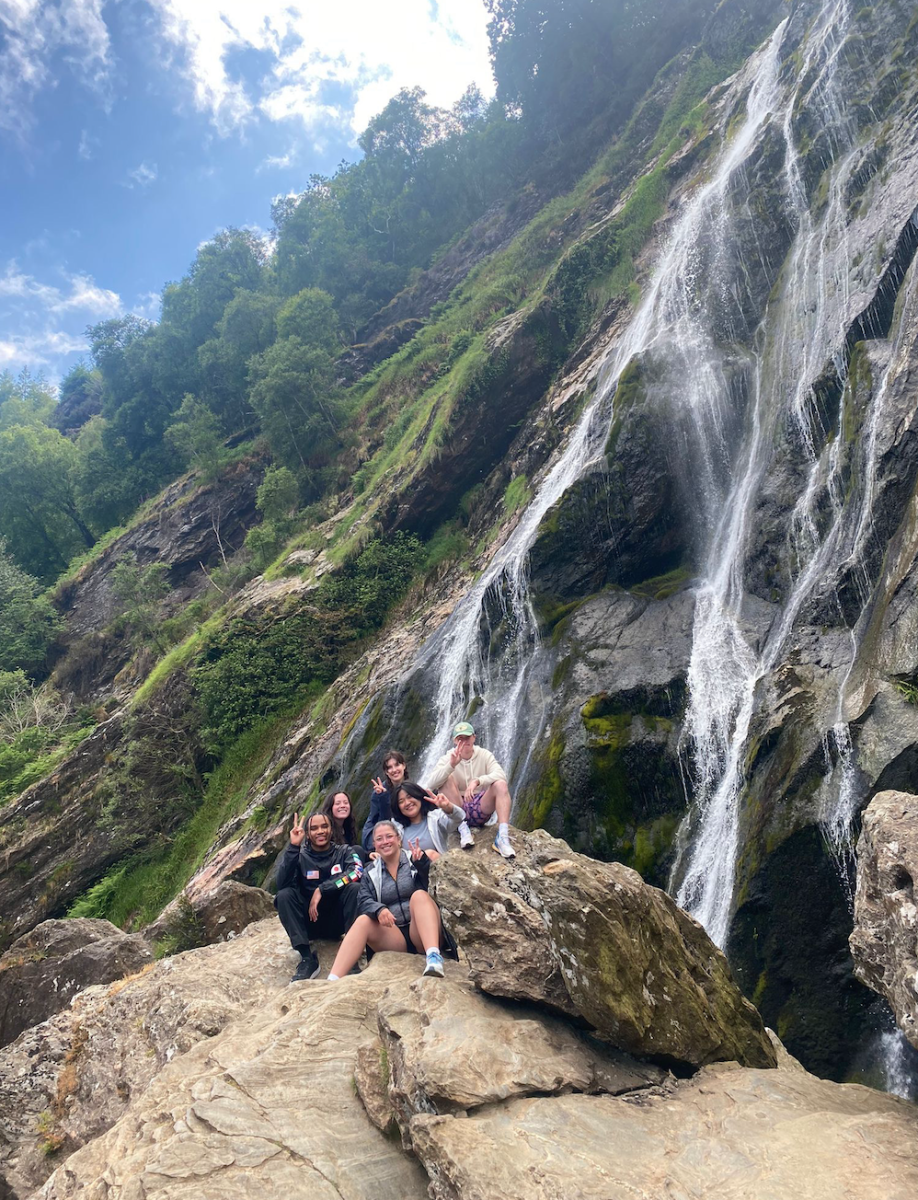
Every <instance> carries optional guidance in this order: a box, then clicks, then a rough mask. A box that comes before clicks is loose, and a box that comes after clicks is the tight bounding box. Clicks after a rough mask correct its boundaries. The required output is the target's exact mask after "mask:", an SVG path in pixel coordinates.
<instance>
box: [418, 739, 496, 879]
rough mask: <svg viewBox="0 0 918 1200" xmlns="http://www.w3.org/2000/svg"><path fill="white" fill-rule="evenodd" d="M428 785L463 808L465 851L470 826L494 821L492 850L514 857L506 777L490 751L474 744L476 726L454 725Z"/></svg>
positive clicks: (462, 842)
mask: <svg viewBox="0 0 918 1200" xmlns="http://www.w3.org/2000/svg"><path fill="white" fill-rule="evenodd" d="M428 787H429V789H430V790H431V791H432V792H442V793H443V794H444V795H445V796H446V797H447V798H448V799H449V800H450V801H451V802H452V803H453V804H455V805H457V806H458V807H460V808H462V809H464V811H465V817H466V819H465V821H464V822H463V823H462V824H461V825H460V826H459V844H460V846H462V848H463V849H464V850H467V849H469V848H470V847H471V846H473V845H474V844H475V841H474V838H473V837H472V833H471V829H470V828H469V826H472V827H474V828H480V827H481V826H482V825H491V824H493V823H494V821H495V820H496V821H497V822H498V826H497V837H496V838H495V839H494V849H495V850H496V851H497V853H498V854H501V855H503V857H504V858H515V857H516V855H515V854H514V851H513V847H512V846H511V845H510V807H511V804H512V801H511V799H510V788H509V787H508V786H507V776H506V775H505V774H504V769H503V767H502V766H501V765H500V763H499V762H498V761H497V759H496V758H495V757H494V755H493V754H492V753H491V752H490V750H485V749H484V747H483V746H476V745H475V729H474V726H472V725H470V724H469V722H468V721H460V722H459V723H458V724H457V725H456V726H455V727H454V728H453V747H452V749H451V750H450V751H449V752H448V753H446V754H444V755H443V757H442V758H441V759H440V760H439V761H438V762H437V765H436V766H435V767H434V769H433V773H432V774H431V776H430V779H429V781H428Z"/></svg>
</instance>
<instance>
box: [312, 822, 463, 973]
mask: <svg viewBox="0 0 918 1200" xmlns="http://www.w3.org/2000/svg"><path fill="white" fill-rule="evenodd" d="M373 846H374V848H375V850H376V854H377V858H376V859H375V860H374V862H373V863H371V865H370V866H369V867H368V868H367V870H366V872H365V873H364V876H363V879H362V880H361V883H360V889H359V898H358V909H359V912H358V916H357V919H356V921H355V922H354V924H353V925H352V926H351V928H350V930H349V931H348V933H347V934H345V937H344V941H343V942H342V943H341V948H340V949H339V950H338V954H337V956H336V958H335V961H334V963H333V964H332V969H331V971H330V972H329V975H328V978H329V979H338V978H340V976H342V975H346V974H347V973H348V972H349V971H351V970H352V969H353V967H354V965H355V963H356V962H357V959H358V958H359V957H360V955H361V954H362V952H363V950H364V949H365V948H366V947H369V948H370V949H371V950H395V951H401V952H402V953H403V954H404V953H408V954H424V955H426V959H427V961H426V964H425V966H424V974H425V975H433V976H436V977H438V978H441V979H442V978H443V955H442V954H441V952H440V938H441V934H442V928H441V925H440V910H439V909H438V908H437V906H436V904H435V903H434V901H433V899H432V897H431V896H429V895H428V890H427V889H428V885H429V880H430V859H429V858H428V857H427V855H426V854H425V853H424V851H423V850H422V849H421V847H420V846H419V845H418V842H417V840H415V841H414V842H412V844H411V850H410V852H409V851H407V850H403V849H402V831H401V827H400V826H399V825H397V824H396V823H395V822H394V821H380V822H379V824H378V825H377V826H376V828H375V829H374V830H373Z"/></svg>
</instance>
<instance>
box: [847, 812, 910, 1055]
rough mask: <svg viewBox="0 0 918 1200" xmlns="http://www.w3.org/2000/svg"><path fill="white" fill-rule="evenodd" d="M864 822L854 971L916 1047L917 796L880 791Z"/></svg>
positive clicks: (853, 944)
mask: <svg viewBox="0 0 918 1200" xmlns="http://www.w3.org/2000/svg"><path fill="white" fill-rule="evenodd" d="M861 822H862V824H861V836H860V838H859V840H858V844H857V892H856V895H855V900H854V931H853V932H852V934H851V937H850V939H849V944H850V946H851V953H852V955H853V957H854V967H855V974H856V975H857V977H858V979H860V980H861V982H862V983H866V985H867V986H868V987H869V988H873V990H874V991H875V992H879V994H880V995H881V996H883V997H884V998H885V999H886V1001H887V1003H888V1004H889V1006H890V1008H892V1010H893V1012H894V1013H895V1015H896V1022H897V1024H898V1025H899V1028H900V1029H901V1030H902V1031H903V1033H904V1034H905V1036H906V1037H907V1038H908V1040H909V1041H910V1042H911V1043H912V1045H913V1046H915V1047H918V896H916V893H915V881H916V879H918V796H912V795H909V794H908V793H907V792H880V793H879V794H878V795H876V796H874V798H873V799H872V800H871V802H870V804H868V806H867V808H866V809H865V810H864V812H863V814H862V817H861Z"/></svg>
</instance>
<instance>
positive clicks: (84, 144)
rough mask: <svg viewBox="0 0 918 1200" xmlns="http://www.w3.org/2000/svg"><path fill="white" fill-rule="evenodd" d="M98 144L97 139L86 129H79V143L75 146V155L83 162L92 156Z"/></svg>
mask: <svg viewBox="0 0 918 1200" xmlns="http://www.w3.org/2000/svg"><path fill="white" fill-rule="evenodd" d="M98 144H99V139H98V138H94V137H93V136H92V135H91V134H90V132H89V130H88V129H82V130H80V144H79V145H78V146H77V155H78V156H79V157H80V158H82V159H83V161H84V162H89V161H90V159H91V158H92V157H93V153H94V151H95V148H96V146H98Z"/></svg>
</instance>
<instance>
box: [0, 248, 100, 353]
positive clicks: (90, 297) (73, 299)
mask: <svg viewBox="0 0 918 1200" xmlns="http://www.w3.org/2000/svg"><path fill="white" fill-rule="evenodd" d="M56 275H57V279H56V280H55V282H51V283H49V282H46V281H44V280H39V279H36V277H35V276H34V275H30V274H27V273H26V272H25V271H23V270H21V269H20V267H19V265H18V264H17V263H16V262H15V261H14V262H9V263H7V266H6V270H5V271H4V272H3V274H2V275H0V321H2V324H3V326H4V328H5V329H6V331H7V332H6V333H5V335H4V337H3V338H2V340H0V369H18V368H21V367H29V368H31V369H33V370H45V369H50V370H51V372H52V374H57V373H59V371H58V368H60V367H61V366H62V365H64V364H63V361H62V360H64V359H65V358H66V356H67V355H71V354H74V353H77V352H81V351H86V350H87V348H88V342H87V340H86V336H85V333H84V332H83V331H84V329H85V327H86V325H87V323H90V322H92V321H98V320H101V319H104V318H106V317H114V316H117V315H118V314H119V313H121V312H122V311H123V305H122V303H121V298H120V296H119V295H118V293H117V292H113V291H111V290H110V289H109V288H104V287H100V286H99V285H98V284H97V283H96V281H95V280H94V279H93V278H92V276H91V275H83V274H73V275H72V274H69V273H68V272H67V271H65V270H63V269H60V270H58V271H57V273H56Z"/></svg>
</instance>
